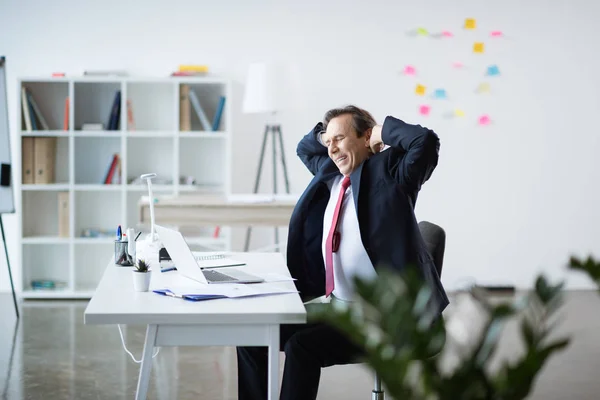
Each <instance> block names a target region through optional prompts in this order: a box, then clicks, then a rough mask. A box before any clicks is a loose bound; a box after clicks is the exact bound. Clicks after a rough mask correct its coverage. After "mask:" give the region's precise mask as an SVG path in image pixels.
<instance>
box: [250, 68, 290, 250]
mask: <svg viewBox="0 0 600 400" xmlns="http://www.w3.org/2000/svg"><path fill="white" fill-rule="evenodd" d="M277 72H278V71H277V70H276V68H275V66H274V65H272V64H266V63H254V64H250V67H249V68H248V76H247V79H246V90H245V92H244V102H243V112H244V113H248V114H250V113H265V114H266V113H271V114H275V113H276V112H277V111H278V109H279V107H280V101H279V100H280V99H278V98H277V97H278V96H277V94H278V90H277V89H278V87H277V82H276V81H277V79H276V77H277ZM269 136H271V150H272V157H273V194H276V193H277V168H278V158H277V150H278V149H279V152H280V153H281V157H280V161H281V166H282V169H283V179H284V182H285V191H286V193H287V194H289V193H290V183H289V179H288V172H287V165H286V162H285V151H284V146H283V135H282V133H281V125H280V124H277V123H274V124H269V123H267V124H266V125H265V130H264V133H263V139H262V147H261V150H260V156H259V160H258V169H257V171H256V179H255V181H254V192H253V193H258V188H259V186H260V178H261V174H262V169H263V162H264V159H265V148H266V146H267V140H268V138H269ZM277 142H279V145H278V144H277ZM251 232H252V227H247V228H246V243H245V245H244V251H248V248H249V247H250V234H251ZM275 243H279V232H278V227H275Z"/></svg>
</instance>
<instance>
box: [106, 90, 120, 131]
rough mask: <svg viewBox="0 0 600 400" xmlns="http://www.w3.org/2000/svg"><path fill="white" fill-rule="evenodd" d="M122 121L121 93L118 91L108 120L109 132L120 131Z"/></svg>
mask: <svg viewBox="0 0 600 400" xmlns="http://www.w3.org/2000/svg"><path fill="white" fill-rule="evenodd" d="M120 120H121V91H120V90H117V92H116V93H115V99H114V100H113V104H112V107H111V109H110V115H109V118H108V125H107V126H108V130H109V131H118V130H119V122H120Z"/></svg>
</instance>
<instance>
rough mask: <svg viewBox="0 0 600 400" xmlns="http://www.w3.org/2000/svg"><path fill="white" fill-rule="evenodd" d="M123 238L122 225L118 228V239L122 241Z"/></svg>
mask: <svg viewBox="0 0 600 400" xmlns="http://www.w3.org/2000/svg"><path fill="white" fill-rule="evenodd" d="M121 239H123V233H122V232H121V225H119V227H118V228H117V240H118V241H121Z"/></svg>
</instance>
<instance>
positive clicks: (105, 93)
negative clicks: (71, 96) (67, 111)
mask: <svg viewBox="0 0 600 400" xmlns="http://www.w3.org/2000/svg"><path fill="white" fill-rule="evenodd" d="M74 85H75V102H74V103H75V105H74V107H73V108H74V113H75V130H77V131H81V130H82V125H83V124H84V123H101V124H102V125H103V129H104V130H110V131H112V130H114V129H110V127H109V123H110V119H111V113H112V111H113V105H114V103H115V98H116V95H117V92H119V91H121V86H122V85H121V83H120V82H118V81H112V82H111V81H95V82H89V81H88V82H75V83H74ZM121 95H122V93H121ZM121 102H122V100H121ZM122 109H123V107H122V104H121V105H120V106H119V118H118V121H119V122H118V128H117V129H116V130H119V129H120V128H121V126H122V121H123V113H122V112H121V110H122ZM85 132H87V131H85ZM89 132H94V131H89Z"/></svg>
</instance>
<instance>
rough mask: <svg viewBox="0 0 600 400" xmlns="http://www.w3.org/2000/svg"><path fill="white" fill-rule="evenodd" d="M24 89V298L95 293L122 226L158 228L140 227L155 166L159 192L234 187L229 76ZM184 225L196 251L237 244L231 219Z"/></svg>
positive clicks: (31, 82) (56, 82) (57, 82)
mask: <svg viewBox="0 0 600 400" xmlns="http://www.w3.org/2000/svg"><path fill="white" fill-rule="evenodd" d="M18 88H19V104H20V105H21V107H19V119H20V121H22V123H21V126H20V132H19V134H20V137H21V140H20V141H19V142H18V143H19V144H20V146H21V147H20V149H19V151H18V155H19V156H21V160H16V162H17V163H19V164H20V165H21V166H22V168H21V171H20V172H19V173H20V175H19V174H17V176H18V178H17V180H18V181H19V184H18V185H17V188H18V189H19V190H17V202H18V204H20V205H21V207H20V210H21V217H20V239H21V245H20V252H21V254H20V255H21V260H22V269H21V271H20V274H19V276H20V279H17V282H18V286H19V288H20V291H21V295H22V297H24V298H89V297H91V294H92V293H93V290H94V289H95V287H96V285H97V284H98V282H99V279H100V277H101V274H102V272H103V269H104V267H105V266H106V262H107V259H108V257H110V256H111V254H112V250H113V240H114V235H115V232H116V227H117V226H118V225H121V226H122V227H123V229H125V228H126V227H134V228H136V230H137V231H139V230H142V231H143V232H144V234H143V235H142V237H144V236H145V234H146V233H147V232H148V230H149V229H148V227H146V226H141V227H140V226H138V221H139V216H138V210H137V202H138V200H139V197H140V196H142V195H145V194H146V190H147V187H146V184H145V182H141V181H140V180H139V179H138V178H139V176H140V175H141V174H143V173H146V172H156V173H157V174H158V177H157V179H155V180H154V181H153V191H154V192H155V194H157V195H159V194H172V195H178V194H180V193H192V192H206V193H222V194H228V193H230V192H231V190H230V181H231V174H230V168H229V166H230V165H231V163H230V160H231V143H230V140H231V123H230V118H231V112H230V110H229V109H230V105H231V104H232V102H231V89H230V83H229V81H227V80H224V79H216V78H209V77H176V78H175V77H171V78H144V79H141V78H134V77H106V78H104V77H85V76H84V77H73V78H69V77H66V78H55V79H51V78H23V79H20V80H19V81H18ZM190 97H191V99H190ZM207 128H208V129H207ZM179 228H180V229H182V231H183V230H185V232H186V233H185V234H186V237H187V238H189V243H190V247H192V248H193V249H195V250H202V249H210V250H213V249H223V250H227V249H230V236H229V233H230V231H229V230H228V229H225V228H223V229H220V230H219V231H218V235H215V227H185V226H182V227H179Z"/></svg>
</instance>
